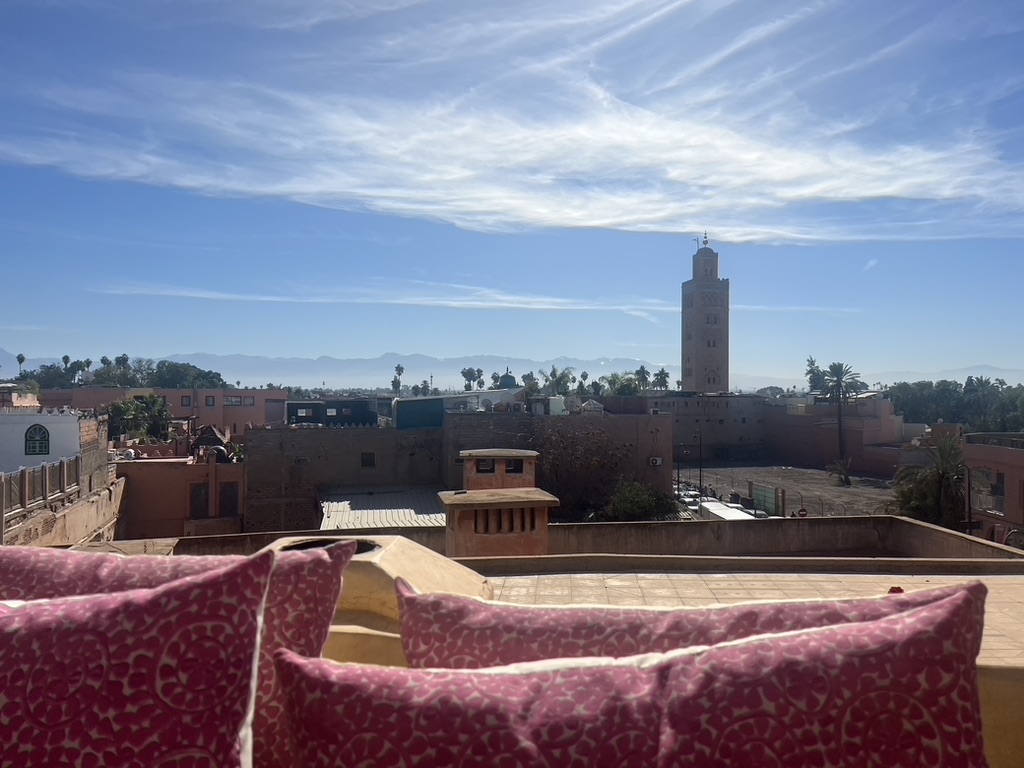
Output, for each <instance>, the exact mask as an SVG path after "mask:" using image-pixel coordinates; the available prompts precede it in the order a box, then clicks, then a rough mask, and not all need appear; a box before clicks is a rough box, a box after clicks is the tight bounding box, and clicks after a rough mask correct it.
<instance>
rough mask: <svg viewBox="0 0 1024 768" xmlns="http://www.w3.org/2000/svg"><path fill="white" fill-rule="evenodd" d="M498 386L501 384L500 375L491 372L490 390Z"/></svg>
mask: <svg viewBox="0 0 1024 768" xmlns="http://www.w3.org/2000/svg"><path fill="white" fill-rule="evenodd" d="M499 384H501V374H500V373H498V372H497V371H491V389H497V388H498V385H499Z"/></svg>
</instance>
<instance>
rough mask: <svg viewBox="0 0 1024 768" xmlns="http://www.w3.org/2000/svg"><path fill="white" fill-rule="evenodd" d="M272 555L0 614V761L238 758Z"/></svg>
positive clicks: (220, 762) (167, 767)
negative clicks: (156, 583) (159, 583)
mask: <svg viewBox="0 0 1024 768" xmlns="http://www.w3.org/2000/svg"><path fill="white" fill-rule="evenodd" d="M273 557H274V556H273V553H270V552H267V553H265V554H263V555H260V556H257V557H254V558H252V559H245V560H243V561H242V562H240V563H238V564H235V565H230V566H228V567H226V568H223V569H219V570H212V571H207V572H205V573H202V574H199V575H196V576H190V577H187V578H184V579H181V580H179V581H174V582H171V583H169V584H166V585H164V586H162V587H157V588H156V589H148V590H132V591H128V592H116V593H113V594H109V595H94V596H91V597H72V598H58V599H54V600H35V601H28V602H25V603H23V604H21V605H14V606H8V607H7V609H6V611H5V612H4V613H2V614H0V659H2V660H3V661H2V665H0V734H2V736H0V765H3V766H5V768H20V767H21V766H25V768H28V767H29V766H31V767H32V768H39V767H40V766H83V768H84V767H85V766H90V767H92V766H96V767H97V768H99V767H100V766H104V767H113V766H117V767H118V768H134V767H135V766H138V768H156V767H157V766H160V767H161V768H171V767H172V766H173V767H174V768H184V767H185V766H242V765H248V764H249V762H250V758H251V755H250V754H249V753H250V751H251V742H250V733H249V731H250V726H251V717H252V709H253V682H254V680H255V673H256V645H257V642H258V639H259V630H260V623H261V616H262V613H263V606H264V600H265V597H266V592H267V584H268V583H269V579H270V573H271V568H272V566H273Z"/></svg>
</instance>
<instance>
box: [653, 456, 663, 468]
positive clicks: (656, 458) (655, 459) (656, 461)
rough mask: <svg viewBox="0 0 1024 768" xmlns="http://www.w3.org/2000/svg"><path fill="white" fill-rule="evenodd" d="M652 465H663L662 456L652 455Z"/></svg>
mask: <svg viewBox="0 0 1024 768" xmlns="http://www.w3.org/2000/svg"><path fill="white" fill-rule="evenodd" d="M651 466H652V467H660V466H661V457H660V456H652V457H651Z"/></svg>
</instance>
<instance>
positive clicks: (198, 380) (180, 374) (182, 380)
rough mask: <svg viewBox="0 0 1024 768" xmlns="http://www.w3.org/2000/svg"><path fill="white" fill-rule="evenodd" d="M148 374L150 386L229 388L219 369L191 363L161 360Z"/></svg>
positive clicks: (164, 387)
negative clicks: (207, 368) (204, 368)
mask: <svg viewBox="0 0 1024 768" xmlns="http://www.w3.org/2000/svg"><path fill="white" fill-rule="evenodd" d="M150 362H152V361H150ZM148 376H149V382H148V386H151V387H160V388H163V389H227V388H228V382H226V381H225V380H224V377H223V376H221V375H220V373H218V372H217V371H204V370H203V369H202V368H199V367H198V366H195V365H192V364H191V363H176V362H174V361H172V360H161V361H160V362H158V363H156V365H155V366H154V367H153V370H152V372H151V373H149V374H148ZM235 383H236V385H238V384H240V382H235Z"/></svg>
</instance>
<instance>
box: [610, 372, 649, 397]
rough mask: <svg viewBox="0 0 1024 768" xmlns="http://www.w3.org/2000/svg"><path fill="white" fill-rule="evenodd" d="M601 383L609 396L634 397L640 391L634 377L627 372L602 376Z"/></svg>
mask: <svg viewBox="0 0 1024 768" xmlns="http://www.w3.org/2000/svg"><path fill="white" fill-rule="evenodd" d="M601 381H602V382H603V383H604V385H605V386H606V387H607V388H608V394H610V395H621V396H628V395H636V394H638V393H639V391H640V389H639V386H638V385H637V380H636V377H635V376H634V375H633V374H632V373H629V372H625V373H609V374H608V375H607V376H602V377H601Z"/></svg>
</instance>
